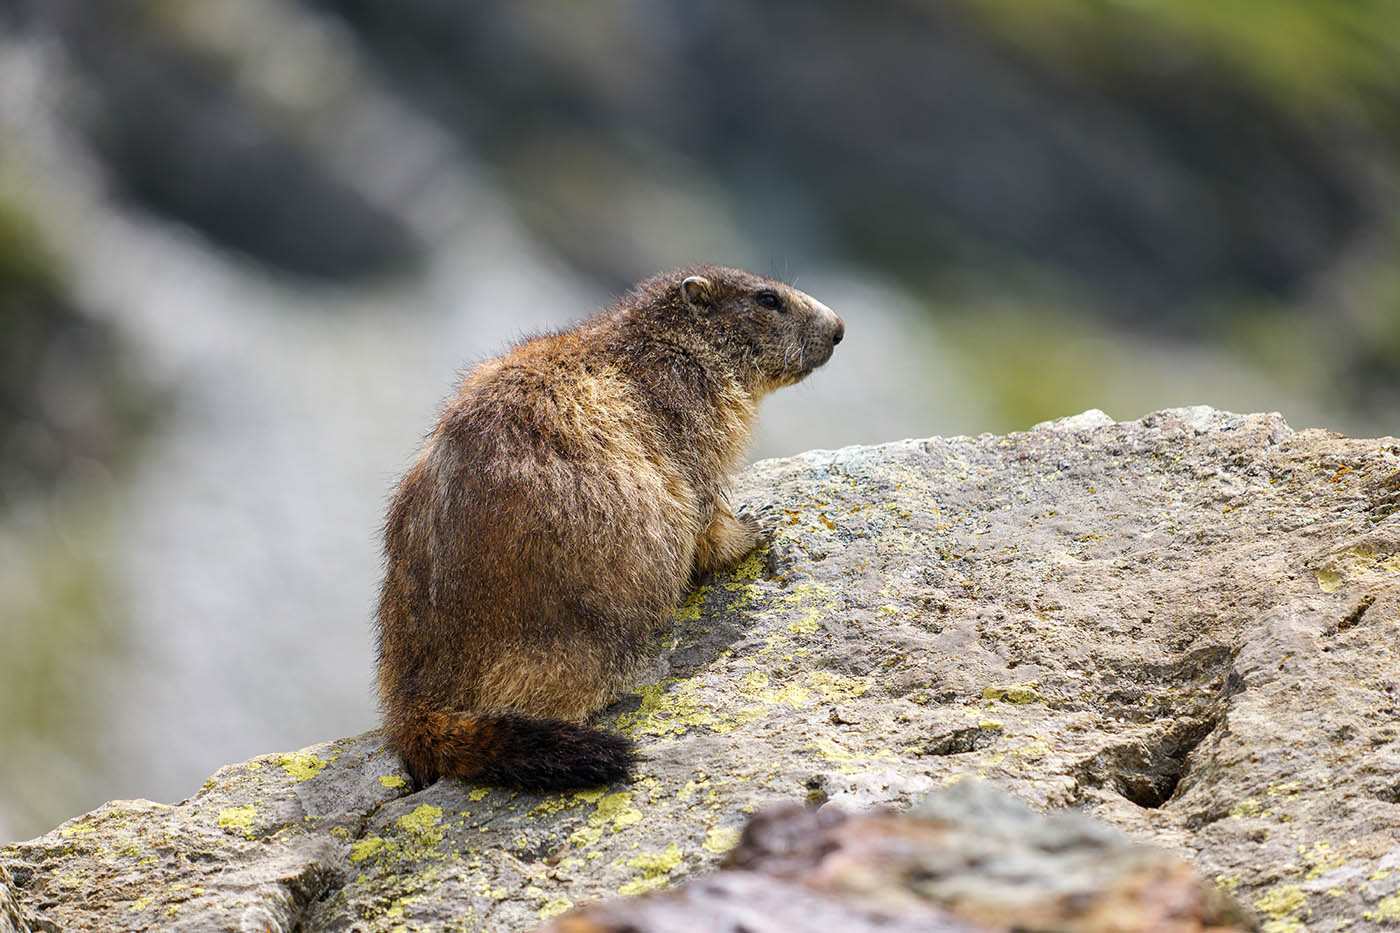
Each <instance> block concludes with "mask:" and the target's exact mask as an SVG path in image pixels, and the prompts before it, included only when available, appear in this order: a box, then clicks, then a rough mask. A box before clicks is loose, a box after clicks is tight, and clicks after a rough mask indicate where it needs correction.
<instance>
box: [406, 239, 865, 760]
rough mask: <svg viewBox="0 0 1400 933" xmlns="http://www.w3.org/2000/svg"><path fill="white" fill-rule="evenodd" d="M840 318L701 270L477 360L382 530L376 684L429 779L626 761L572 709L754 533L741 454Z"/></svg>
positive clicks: (627, 676)
mask: <svg viewBox="0 0 1400 933" xmlns="http://www.w3.org/2000/svg"><path fill="white" fill-rule="evenodd" d="M772 300H777V301H780V302H781V306H780V308H778V309H776V310H775V309H772V308H769V307H768V306H767V303H768V302H769V301H772ZM843 330H844V328H843V325H841V323H840V319H839V318H837V317H836V316H835V315H834V314H832V313H831V312H830V310H829V309H827V308H825V306H823V305H821V304H820V303H818V302H815V301H814V300H813V299H810V298H808V297H807V296H805V295H803V294H802V293H800V292H797V291H795V290H792V289H789V288H787V287H786V286H782V285H780V284H778V283H773V282H768V281H766V280H763V279H759V278H757V277H753V276H748V275H747V274H746V273H742V272H737V271H735V270H721V269H713V268H709V267H705V268H703V269H700V270H692V271H691V272H688V273H685V274H676V275H673V276H669V277H662V278H659V279H655V280H651V281H649V282H647V283H643V285H642V286H639V288H638V290H637V291H634V292H633V293H632V294H631V295H629V296H628V298H627V299H624V301H623V302H622V303H621V304H620V305H619V307H618V308H616V309H614V310H612V311H610V312H607V313H605V314H603V315H600V316H598V317H595V318H593V319H590V320H589V321H587V322H585V323H584V324H582V325H580V326H579V327H577V328H575V329H573V330H570V331H564V332H561V333H558V334H553V335H549V336H545V337H540V338H536V339H534V340H530V341H527V342H525V343H522V344H520V345H519V346H517V347H516V348H515V349H514V350H513V351H512V352H511V353H510V354H508V355H507V356H505V357H502V358H500V359H496V360H491V361H488V362H486V363H483V364H482V365H480V366H478V367H477V368H476V369H474V370H473V371H472V372H471V373H469V374H468V375H467V377H466V378H465V379H464V380H463V382H462V384H461V386H460V387H459V389H458V391H457V393H456V394H455V395H454V397H453V398H452V399H451V400H450V401H449V403H448V405H447V407H446V409H445V411H444V412H443V415H442V417H441V419H440V420H439V422H438V425H437V427H436V429H435V430H434V432H433V434H432V436H431V437H430V439H429V441H428V444H427V446H426V447H425V449H424V451H423V453H422V455H421V456H420V457H419V460H418V462H417V463H416V464H415V465H414V466H413V468H412V469H411V470H410V471H409V472H408V474H407V475H406V476H405V477H404V479H403V481H402V482H401V484H400V487H399V490H398V492H397V494H396V496H395V498H394V502H393V504H392V506H391V508H390V511H389V516H388V520H387V522H386V529H385V552H386V557H387V563H388V567H387V572H386V576H385V582H384V588H383V591H382V594H381V599H380V607H379V635H380V646H379V647H380V675H379V687H380V693H381V698H382V700H383V704H384V709H385V716H386V727H387V729H388V732H389V735H390V738H391V740H392V741H394V743H395V744H396V745H397V746H398V747H399V749H400V751H401V752H402V753H403V754H404V756H405V759H406V761H407V762H408V765H409V767H410V770H412V771H413V773H414V775H415V777H417V778H419V779H420V780H424V781H426V780H431V779H433V778H435V777H436V776H438V775H439V774H453V775H458V776H463V777H475V778H477V779H483V780H491V781H506V782H511V783H519V784H525V785H527V786H579V785H580V784H587V783H597V782H598V781H599V780H602V779H605V778H609V779H610V778H611V777H616V776H618V775H619V774H621V773H624V772H625V770H626V767H627V765H628V764H629V763H630V760H631V759H630V749H629V748H628V747H627V745H626V743H625V741H624V740H622V739H620V738H619V737H616V736H609V735H607V734H605V733H597V732H594V731H592V730H588V729H584V728H581V727H579V726H577V725H572V723H578V722H582V721H583V720H584V719H586V718H587V717H588V716H589V715H591V714H592V713H593V712H596V711H597V710H598V709H601V708H602V707H603V706H605V705H607V703H609V702H611V701H612V700H613V699H615V698H616V697H617V696H618V695H619V694H620V693H621V692H623V691H624V690H626V689H627V688H628V687H630V685H631V677H632V674H633V671H634V669H635V667H636V664H637V662H638V656H639V652H640V651H641V649H642V647H643V645H644V644H645V642H646V638H647V635H648V634H649V633H650V632H651V631H652V630H653V629H654V628H655V627H656V626H657V625H658V624H659V623H660V622H661V621H662V620H663V619H664V618H665V617H666V616H667V613H668V612H669V610H670V609H672V608H673V607H674V606H675V605H676V604H677V603H678V602H679V599H680V597H681V596H682V595H683V591H684V588H685V587H686V585H687V584H688V582H689V581H690V579H691V577H692V575H693V573H694V572H696V571H697V570H699V571H708V570H711V569H716V568H717V567H719V566H723V565H725V563H727V562H729V561H732V560H734V559H736V558H738V557H741V556H742V555H743V553H744V552H746V551H747V550H748V549H750V548H751V547H752V546H753V545H754V544H755V543H756V542H757V540H758V534H757V529H756V528H754V527H753V526H752V525H751V524H750V523H745V522H742V521H740V520H738V519H736V518H735V517H734V516H733V515H732V514H731V513H730V512H729V510H728V508H727V507H726V506H725V504H724V500H723V492H724V488H725V486H726V485H727V482H728V471H729V470H730V469H731V468H732V467H733V465H734V463H735V461H736V460H737V459H738V458H739V456H741V455H742V452H743V449H744V447H745V445H746V443H747V440H748V433H749V431H750V428H751V425H752V421H753V417H754V413H755V410H756V405H757V401H758V398H759V397H761V396H762V395H763V394H764V393H765V392H767V391H771V389H772V388H775V387H777V386H779V385H784V384H788V383H790V382H795V381H797V379H800V378H802V377H803V376H805V375H806V373H807V372H810V371H811V369H813V368H815V366H817V365H820V364H821V363H823V362H825V360H826V359H827V358H828V357H829V356H830V353H831V349H832V348H833V347H834V345H835V343H837V342H839V340H840V338H841V334H842V333H843ZM507 735H509V736H513V737H514V738H512V739H511V740H510V741H507V740H506V739H505V736H507ZM492 749H497V750H498V751H492ZM580 755H582V756H583V757H584V758H586V759H589V762H590V763H587V764H585V763H582V762H581V761H576V762H574V764H570V761H573V760H574V759H576V758H578V756H580ZM609 769H611V770H609Z"/></svg>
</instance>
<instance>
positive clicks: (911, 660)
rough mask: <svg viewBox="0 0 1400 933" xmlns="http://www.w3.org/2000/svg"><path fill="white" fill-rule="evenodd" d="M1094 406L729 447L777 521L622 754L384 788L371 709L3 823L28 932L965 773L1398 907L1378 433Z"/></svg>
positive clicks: (582, 878) (1298, 885)
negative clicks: (939, 434)
mask: <svg viewBox="0 0 1400 933" xmlns="http://www.w3.org/2000/svg"><path fill="white" fill-rule="evenodd" d="M1101 420H1102V419H1098V418H1096V417H1093V416H1089V417H1083V416H1081V417H1080V418H1079V419H1071V420H1069V421H1061V422H1055V423H1052V424H1050V425H1047V426H1043V427H1040V428H1038V429H1036V430H1032V431H1029V432H1025V433H1020V434H1010V435H1006V436H991V435H984V436H981V437H975V438H966V437H960V438H932V439H929V440H924V441H902V442H899V443H893V444H886V445H883V446H879V447H855V448H848V449H845V450H840V451H813V452H809V453H807V454H803V455H801V456H798V457H794V458H792V459H789V460H781V461H766V462H763V463H759V464H756V465H755V466H754V467H752V468H751V469H750V470H748V471H747V472H746V473H745V474H744V476H743V477H742V482H741V486H740V490H739V492H738V494H737V495H736V496H735V501H736V504H737V503H738V502H745V501H747V502H751V503H769V502H771V503H774V504H775V506H776V507H777V510H778V512H777V514H778V515H780V516H781V523H780V525H779V527H778V529H777V533H776V535H775V538H774V543H773V546H772V548H771V549H769V550H767V551H764V552H760V553H757V554H755V555H753V556H752V557H750V558H749V559H748V560H747V561H745V562H744V563H743V564H742V565H741V566H740V567H738V568H736V569H735V570H734V571H732V572H731V573H729V574H727V575H723V576H720V577H715V578H712V579H708V580H705V581H703V583H702V585H701V586H699V587H698V588H697V589H696V591H695V592H694V593H693V594H692V595H691V597H690V598H689V600H688V601H687V602H686V604H685V605H684V606H682V607H681V608H680V609H679V610H678V611H677V613H676V621H675V624H674V626H673V627H671V628H669V629H668V630H667V631H665V632H664V633H663V635H662V636H661V637H660V638H659V639H658V641H659V645H660V647H661V648H662V649H663V651H662V653H661V654H660V656H659V660H658V662H657V669H656V670H655V671H654V672H653V675H652V678H653V679H652V682H650V683H648V684H646V685H645V686H643V687H641V688H640V689H639V690H638V691H637V692H636V693H635V694H633V695H632V696H630V697H627V698H625V699H624V701H623V702H621V703H619V704H618V705H617V706H616V707H614V708H613V709H611V710H609V711H608V712H607V714H606V715H605V716H604V717H603V719H604V722H605V724H606V725H608V726H610V727H612V728H617V729H619V730H621V731H623V732H626V733H628V734H629V735H632V736H633V737H635V738H636V739H637V741H638V743H639V745H640V749H641V751H642V753H643V756H644V760H643V762H642V764H641V766H640V768H639V769H638V773H637V776H636V779H635V781H633V782H632V783H631V784H629V785H622V786H614V787H608V788H597V789H593V790H587V791H583V792H579V793H572V794H559V795H539V794H525V793H518V792H512V791H508V790H503V789H499V788H488V787H471V786H466V785H463V784H461V783H458V782H451V781H444V782H439V783H438V784H435V785H433V786H432V787H429V788H426V789H424V790H422V791H419V792H417V793H410V792H409V791H410V788H409V787H408V785H407V781H406V775H405V774H404V773H403V772H402V770H400V768H399V765H398V763H397V761H396V760H395V759H394V757H393V756H392V755H391V754H389V753H387V752H386V751H385V750H384V749H383V748H382V747H381V745H380V742H379V739H378V737H377V735H376V734H375V733H368V734H366V735H363V736H359V737H357V738H353V739H346V740H343V741H341V742H337V743H330V744H327V745H322V746H317V747H314V748H312V749H308V750H306V751H304V752H300V753H296V754H294V755H290V756H275V755H274V756H268V757H264V758H259V759H254V760H253V761H250V762H246V763H244V764H241V765H233V766H231V767H228V768H225V769H223V770H222V771H220V772H219V773H218V774H216V775H215V776H214V777H213V778H212V779H211V780H210V781H209V782H208V783H207V784H206V785H205V787H204V788H203V789H201V790H200V792H199V793H197V794H196V795H195V796H194V797H192V798H190V799H189V800H187V801H185V802H183V803H181V804H178V805H176V806H173V807H167V806H161V805H158V804H151V803H147V802H142V801H136V802H118V803H112V804H108V805H107V806H105V807H102V808H100V809H98V810H97V811H94V812H93V813H91V814H89V815H87V816H84V817H80V818H78V819H77V820H73V821H70V822H69V823H66V824H64V825H63V826H61V827H59V828H58V829H57V830H55V831H53V832H51V833H49V834H48V835H45V836H43V837H41V838H39V839H36V840H33V841H31V842H27V843H21V844H16V845H11V846H8V847H6V848H4V849H3V850H0V866H3V867H4V868H5V869H6V870H7V871H8V872H9V874H10V877H11V879H12V882H11V883H10V884H11V886H12V887H13V891H12V895H11V896H12V897H13V898H14V900H15V902H16V903H17V904H18V906H19V909H20V911H21V912H22V916H23V918H24V919H25V921H26V922H28V923H29V924H30V925H31V926H32V927H33V928H35V929H59V928H62V929H65V930H68V929H73V930H82V929H110V928H114V927H120V928H123V929H152V928H159V929H185V928H188V929H204V928H211V927H212V928H233V929H237V928H238V924H240V923H243V922H244V920H245V919H246V920H247V923H249V924H253V925H254V926H256V928H258V929H263V928H264V927H267V928H274V929H275V928H278V927H277V926H274V925H273V924H274V923H275V924H277V925H280V928H282V929H291V928H292V927H293V926H296V927H297V928H298V929H301V930H304V931H314V930H320V929H353V930H366V931H367V930H381V929H391V928H394V927H396V926H398V925H400V924H405V923H407V924H412V925H413V926H414V927H415V928H421V929H445V928H449V927H450V928H453V929H458V928H463V927H465V928H467V929H490V930H501V929H522V928H529V927H532V926H535V925H538V924H540V923H541V922H543V921H545V920H549V919H551V918H553V917H554V916H556V915H559V914H563V913H565V912H566V911H567V910H569V909H570V908H572V907H574V906H575V905H578V904H582V903H583V902H584V901H589V900H595V899H600V898H605V897H610V896H613V895H616V894H636V893H641V892H644V891H649V890H653V889H656V888H660V887H663V886H666V885H668V884H670V883H672V882H674V881H676V880H678V879H681V878H684V877H686V876H688V875H691V874H694V873H696V872H699V871H704V870H708V869H711V868H713V867H714V866H715V865H716V863H717V862H718V860H719V857H720V856H721V855H722V854H723V853H724V852H725V851H727V850H728V849H730V848H731V847H732V846H733V844H734V843H735V841H736V840H737V839H738V837H739V830H740V828H741V827H742V825H743V824H744V823H745V821H746V820H747V817H748V816H749V815H751V814H752V813H754V812H756V811H757V810H759V809H760V808H763V807H767V806H771V805H775V804H778V803H781V802H791V801H793V800H798V801H802V800H806V801H808V802H813V803H821V802H826V801H835V802H837V803H838V804H840V805H841V806H843V807H844V808H846V809H857V808H861V807H864V806H868V805H890V806H895V807H905V806H909V805H912V804H913V803H915V802H916V801H918V800H920V799H921V798H923V797H924V796H925V795H926V794H927V792H928V791H929V790H931V789H933V788H936V787H938V786H939V785H942V784H947V783H951V782H954V781H959V780H963V779H965V778H968V777H977V778H980V779H983V780H985V781H986V782H987V783H989V784H991V785H993V786H995V787H997V788H1000V789H1002V790H1006V791H1009V792H1011V793H1013V794H1015V795H1016V796H1017V797H1020V798H1021V799H1023V800H1025V801H1027V802H1029V803H1030V804H1031V805H1032V806H1034V807H1036V808H1037V809H1047V810H1054V809H1061V808H1066V807H1074V808H1077V809H1081V810H1084V811H1086V812H1088V813H1089V814H1091V815H1093V816H1095V817H1097V818H1098V819H1100V820H1102V821H1104V822H1107V823H1109V824H1112V825H1114V826H1117V827H1118V828H1120V829H1122V830H1124V831H1126V833H1127V834H1128V836H1129V837H1131V838H1133V839H1134V840H1136V841H1139V842H1151V843H1156V844H1159V845H1162V846H1165V847H1166V848H1168V849H1169V850H1172V851H1174V852H1176V853H1177V854H1180V855H1182V856H1184V857H1185V858H1186V859H1187V860H1188V861H1189V862H1191V863H1192V864H1194V865H1195V866H1196V867H1197V869H1198V870H1200V871H1201V872H1202V873H1204V875H1205V876H1206V877H1208V878H1209V879H1211V881H1213V882H1214V883H1215V884H1217V885H1218V886H1220V887H1221V888H1222V889H1224V890H1226V891H1229V892H1231V893H1233V894H1234V896H1235V897H1237V898H1238V899H1239V900H1240V901H1242V902H1244V903H1245V904H1247V905H1249V906H1251V907H1252V908H1253V909H1254V910H1255V911H1257V912H1258V914H1259V915H1260V916H1261V918H1262V919H1263V920H1264V921H1265V929H1267V930H1271V931H1276V933H1278V931H1286V930H1292V929H1303V928H1305V927H1304V925H1305V924H1306V928H1309V929H1315V930H1329V929H1340V928H1346V929H1348V930H1363V929H1374V928H1379V927H1380V926H1381V925H1382V924H1384V923H1386V922H1388V921H1395V920H1400V843H1397V841H1396V840H1397V838H1398V837H1400V657H1397V655H1398V654H1400V648H1398V647H1397V646H1400V516H1397V515H1396V512H1397V510H1398V509H1400V442H1397V441H1396V440H1395V439H1381V440H1357V439H1348V438H1343V437H1339V436H1337V435H1335V434H1332V433H1330V432H1326V431H1316V430H1314V431H1293V430H1292V429H1290V428H1289V427H1288V425H1287V424H1285V423H1284V421H1283V420H1282V419H1281V418H1280V417H1279V416H1277V415H1248V416H1241V415H1232V414H1228V413H1225V412H1219V411H1214V410H1211V409H1207V408H1196V409H1179V410H1173V411H1166V412H1159V413H1157V414H1154V415H1150V416H1148V417H1146V418H1144V419H1142V420H1141V421H1136V422H1125V423H1118V424H1102V423H1100V421H1101ZM853 909H855V908H853ZM45 924H48V925H47V926H46V925H45ZM258 924H261V925H260V926H259V925H258Z"/></svg>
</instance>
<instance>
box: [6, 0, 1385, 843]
mask: <svg viewBox="0 0 1400 933" xmlns="http://www.w3.org/2000/svg"><path fill="white" fill-rule="evenodd" d="M1397 144H1400V6H1397V5H1396V4H1394V3H1392V2H1390V0H1353V2H1349V3H1346V4H1318V3H1316V2H1315V0H1271V2H1268V3H1240V4H1221V3H1217V2H1210V0H1178V2H1175V3H1171V4H1143V3H1125V2H1117V0H1093V2H1086V0H1073V2H1071V0H1050V2H1044V3H1037V4H1013V3H1008V2H1004V0H890V2H886V3H883V4H865V5H854V4H836V3H831V2H798V0H776V2H772V3H766V4H741V3H737V2H730V0H722V2H714V3H706V4H688V3H683V2H680V0H651V2H641V0H631V2H629V0H615V2H598V3H560V2H549V0H525V2H516V3H510V4H488V3H475V2H465V0H240V2H237V3H227V2H219V0H103V2H101V3H91V2H84V0H0V708H3V709H4V711H5V715H4V717H3V718H2V719H0V743H3V749H4V752H3V754H0V787H3V788H4V793H3V795H0V839H15V838H23V837H27V836H32V835H34V834H37V833H39V832H40V831H42V830H44V829H47V828H48V827H50V826H52V825H53V824H54V823H56V822H58V821H59V820H60V819H62V818H64V817H66V816H70V815H72V814H74V813H77V812H80V811H82V810H85V809H88V808H90V807H92V806H94V805H96V804H97V803H99V802H101V801H103V800H105V799H108V798H111V797H123V796H141V797H149V798H153V799H156V800H174V799H178V798H180V797H183V796H185V795H187V794H189V793H190V792H192V791H193V790H194V789H195V788H196V787H197V786H198V783H199V781H200V780H202V779H203V777H204V776H205V775H206V774H208V773H209V772H211V771H213V770H214V768H216V767H217V766H218V765H220V764H222V763H224V762H227V761H234V760H240V759H243V758H246V757H249V756H251V755H254V754H258V753H261V752H266V751H268V750H271V749H279V748H291V747H299V746H303V745H307V744H310V743H312V742H314V741H318V740H321V739H325V738H330V737H334V736H339V735H347V734H351V733H355V732H358V731H361V730H362V729H364V728H366V727H368V726H369V725H371V724H372V723H373V721H374V715H375V714H374V710H373V703H372V698H371V693H370V677H371V666H372V664H371V651H370V643H371V638H370V626H369V620H370V615H371V608H372V604H373V599H374V593H375V587H376V584H377V582H378V581H377V577H378V572H379V570H378V566H379V565H378V555H377V541H376V536H377V526H378V523H379V520H380V517H381V512H382V508H383V505H384V502H385V499H386V497H387V494H388V491H389V489H390V488H391V485H392V483H393V481H394V479H395V477H396V475H397V474H398V472H399V471H400V470H401V469H402V468H403V467H404V466H405V465H406V464H407V462H408V461H409V459H410V458H411V456H412V454H413V452H414V449H415V445H416V444H417V442H418V440H419V438H420V437H421V435H422V433H423V432H424V431H425V430H426V428H427V427H428V425H429V423H430V421H431V418H432V415H433V412H434V409H435V406H436V404H437V402H438V400H439V399H440V398H441V397H442V396H443V395H444V394H445V393H446V391H447V390H448V389H449V387H450V385H451V383H452V381H453V374H454V372H455V371H457V370H458V369H460V368H461V367H462V366H464V365H467V364H469V363H470V362H471V361H472V360H473V359H477V358H480V357H482V356H484V355H488V354H491V353H493V352H495V351H496V350H499V349H500V348H501V347H502V346H503V345H504V344H505V343H507V342H508V341H509V340H511V339H512V338H514V337H516V336H519V335H521V334H524V333H528V332H530V331H533V330H537V329H540V328H544V327H551V326H555V325H559V324H562V323H564V322H567V321H569V320H571V319H575V318H578V317H581V316H583V315H585V314H587V313H589V312H590V311H591V310H593V309H595V308H597V307H599V306H600V305H602V304H604V303H606V302H607V300H608V299H609V298H610V297H611V296H613V295H615V294H617V293H618V292H619V291H620V290H621V289H623V288H624V287H625V286H626V285H627V284H628V283H630V282H631V281H633V280H635V279H637V278H639V277H641V276H644V275H647V274H649V273H651V272H654V271H656V270H658V269H661V268H667V267H673V266H677V265H683V264H688V263H691V262H695V261H714V262H724V263H732V264H738V265H744V266H747V267H749V268H751V269H754V270H755V271H758V272H763V273H768V274H772V275H776V276H778V277H782V278H784V279H786V280H788V281H792V282H795V283H796V284H797V285H798V286H799V287H801V288H803V289H805V290H807V291H810V292H812V293H813V294H815V295H817V296H819V297H820V298H822V300H824V301H825V302H827V303H828V304H830V305H832V306H833V307H835V308H837V309H838V310H839V311H840V312H841V313H842V314H843V316H844V317H845V318H846V321H847V323H848V327H849V334H848V339H847V341H846V342H845V343H844V344H843V345H842V348H841V353H840V354H839V355H838V357H837V358H836V359H835V360H834V361H833V363H832V365H831V366H829V367H828V368H827V369H825V370H823V371H822V372H821V373H819V374H817V375H816V376H815V377H814V378H813V379H812V380H810V381H809V382H808V383H806V384H804V385H803V386H801V387H799V388H798V389H796V390H790V391H788V392H786V393H784V394H780V395H779V396H777V397H775V398H774V399H772V400H771V401H770V402H769V403H768V404H767V406H766V411H765V416H764V421H763V426H762V434H761V436H760V438H759V441H758V444H757V446H756V450H755V455H757V456H767V455H777V454H785V453H792V452H795V451H798V450H801V449H805V448H809V447H816V446H827V447H830V446H838V445H844V444H851V443H857V442H875V441H883V440H889V439H893V438H897V437H903V436H925V435H931V434H949V433H977V432H982V431H1005V430H1014V429H1018V428H1024V427H1027V426H1029V425H1030V424H1032V423H1034V422H1036V421H1039V420H1042V419H1044V418H1048V417H1053V416H1058V415H1063V414H1067V413H1072V412H1075V411H1079V410H1082V409H1085V408H1089V407H1098V408H1103V409H1105V410H1107V411H1108V412H1109V413H1110V414H1112V415H1114V416H1116V417H1119V418H1131V417H1136V416H1138V415H1141V414H1142V413H1144V412H1146V411H1148V410H1151V409H1153V408H1160V407H1167V406H1174V405H1185V404H1192V403H1210V404H1213V405H1216V406H1219V407H1222V408H1233V409H1236V410H1279V411H1282V412H1283V413H1284V414H1285V415H1286V416H1287V417H1288V418H1289V420H1290V421H1291V422H1292V423H1293V424H1294V425H1295V426H1300V427H1301V426H1307V425H1322V426H1326V427H1331V428H1335V429H1337V430H1342V431H1346V432H1351V433H1360V434H1389V433H1395V430H1396V429H1395V424H1394V413H1395V412H1396V411H1397V403H1400V263H1397V262H1396V253H1397V247H1400V225H1398V224H1397V220H1398V219H1400V211H1397V180H1400V147H1398V145H1397Z"/></svg>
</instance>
